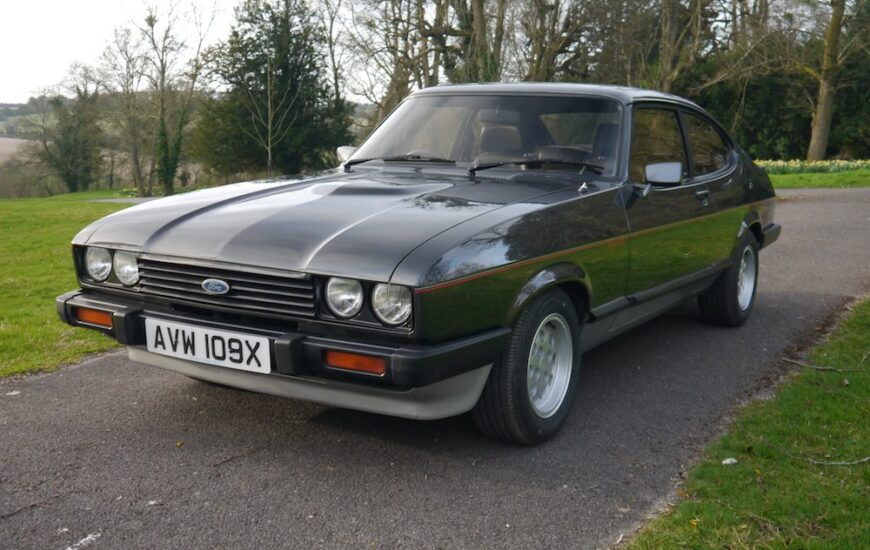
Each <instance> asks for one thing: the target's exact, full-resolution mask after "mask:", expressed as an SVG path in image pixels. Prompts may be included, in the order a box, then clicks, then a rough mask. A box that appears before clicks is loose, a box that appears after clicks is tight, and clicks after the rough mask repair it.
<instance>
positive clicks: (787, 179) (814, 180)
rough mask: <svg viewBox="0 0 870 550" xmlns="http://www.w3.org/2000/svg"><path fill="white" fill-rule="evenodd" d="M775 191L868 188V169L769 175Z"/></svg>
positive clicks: (869, 179)
mask: <svg viewBox="0 0 870 550" xmlns="http://www.w3.org/2000/svg"><path fill="white" fill-rule="evenodd" d="M770 179H771V181H772V182H773V186H774V187H775V188H776V189H802V188H807V187H870V168H862V169H861V170H851V171H849V172H829V173H805V174H770Z"/></svg>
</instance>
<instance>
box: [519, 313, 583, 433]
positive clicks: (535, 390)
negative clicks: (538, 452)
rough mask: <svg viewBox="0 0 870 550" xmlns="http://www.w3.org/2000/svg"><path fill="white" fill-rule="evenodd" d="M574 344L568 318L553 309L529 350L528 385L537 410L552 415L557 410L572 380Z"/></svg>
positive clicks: (545, 416) (540, 327)
mask: <svg viewBox="0 0 870 550" xmlns="http://www.w3.org/2000/svg"><path fill="white" fill-rule="evenodd" d="M573 364H574V344H573V341H572V337H571V329H570V328H569V327H568V321H566V320H565V318H564V317H562V316H561V315H559V314H558V313H551V314H550V315H548V316H547V317H546V318H545V319H544V320H543V321H541V324H540V325H538V330H536V331H535V336H534V338H532V347H531V349H530V350H529V366H528V372H527V384H526V385H527V387H528V391H529V401H530V402H531V404H532V409H534V411H535V414H537V415H538V416H539V417H541V418H549V417H551V416H553V415H554V414H556V411H558V410H559V407H561V406H562V402H563V401H564V400H565V395H567V393H568V385H569V384H570V382H571V367H572V365H573Z"/></svg>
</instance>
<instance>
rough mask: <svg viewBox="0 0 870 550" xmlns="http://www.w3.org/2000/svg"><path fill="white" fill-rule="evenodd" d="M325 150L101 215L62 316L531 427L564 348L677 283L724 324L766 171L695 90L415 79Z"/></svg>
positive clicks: (630, 314) (362, 403) (344, 396)
mask: <svg viewBox="0 0 870 550" xmlns="http://www.w3.org/2000/svg"><path fill="white" fill-rule="evenodd" d="M339 156H340V157H341V159H342V161H343V163H342V165H341V166H340V167H339V168H338V169H336V170H335V171H332V172H329V173H326V174H323V175H320V176H318V177H312V178H306V179H275V180H268V181H259V182H249V183H240V184H236V185H229V186H225V187H220V188H215V189H209V190H204V191H198V192H193V193H188V194H183V195H178V196H174V197H171V198H165V199H162V200H156V201H152V202H148V203H145V204H141V205H139V206H135V207H133V208H129V209H127V210H124V211H121V212H118V213H116V214H113V215H111V216H107V217H105V218H103V219H101V220H99V221H97V222H95V223H93V224H91V225H90V226H88V227H86V228H85V229H84V230H82V231H81V232H80V233H79V234H78V235H77V236H76V237H75V239H74V240H73V257H74V261H75V267H76V270H77V273H78V278H79V281H80V284H81V288H80V289H79V290H75V291H72V292H69V293H67V294H64V295H62V296H60V297H58V298H57V308H58V312H59V313H60V316H61V318H62V319H63V320H64V321H66V322H67V323H69V324H72V325H75V326H81V327H86V328H91V329H96V330H100V331H102V332H104V333H106V334H107V335H109V336H111V337H112V338H115V339H117V340H118V341H119V342H121V343H123V344H126V345H127V346H129V354H130V359H131V360H132V361H135V362H138V363H141V364H145V365H152V366H156V367H161V368H164V369H169V370H172V371H175V372H178V373H181V374H184V375H187V376H189V377H192V378H195V379H199V380H204V381H208V382H213V383H217V384H223V385H226V386H234V387H238V388H244V389H247V390H252V391H257V392H263V393H268V394H273V395H279V396H285V397H290V398H295V399H304V400H309V401H315V402H318V403H324V404H328V405H334V406H339V407H347V408H350V409H358V410H363V411H369V412H376V413H382V414H388V415H395V416H402V417H408V418H418V419H435V418H443V417H447V416H451V415H457V414H461V413H465V412H468V411H471V418H472V419H473V421H474V423H475V425H476V426H477V427H478V428H479V429H480V430H481V431H482V432H483V433H485V434H486V435H488V436H491V437H493V438H497V439H500V440H504V441H511V442H518V443H527V444H532V443H537V442H540V441H543V440H546V439H547V438H549V437H551V436H553V435H554V434H555V433H556V432H557V431H558V429H559V427H560V425H561V424H562V423H563V422H564V420H565V418H566V416H567V415H568V412H569V409H570V407H571V402H572V399H573V396H574V393H575V390H576V386H577V380H578V372H579V369H580V366H581V354H582V353H583V352H584V351H586V350H588V349H590V348H591V347H593V346H596V345H597V344H600V343H601V342H603V341H605V340H607V339H609V338H612V337H613V336H615V335H617V334H620V333H622V332H624V331H626V330H629V329H631V328H632V327H635V326H637V325H638V324H640V323H643V322H645V321H647V320H649V319H651V318H653V317H655V316H657V315H659V314H661V313H663V312H665V311H667V310H668V309H670V308H672V307H673V306H675V305H676V304H678V303H680V302H683V301H684V300H686V299H689V298H694V297H697V302H698V306H699V307H698V309H699V311H700V316H701V317H702V318H703V319H705V320H707V321H709V322H712V323H716V324H719V325H727V326H738V325H741V324H742V323H743V322H744V321H745V320H746V319H747V317H749V314H750V313H751V311H752V307H753V303H754V300H755V292H756V284H757V281H758V272H759V254H758V253H759V250H760V249H762V248H764V247H765V246H767V245H769V244H770V243H772V242H774V241H775V240H776V239H777V237H778V236H779V233H780V226H779V225H777V224H775V223H774V222H773V213H774V191H773V188H772V186H771V184H770V180H769V178H768V177H767V175H766V174H765V173H764V171H763V170H761V169H760V168H758V167H757V166H755V165H754V164H753V163H752V161H751V160H750V159H749V157H748V156H747V154H746V153H745V152H744V151H743V150H741V149H740V147H738V146H737V145H736V144H735V143H734V142H733V141H732V140H731V138H729V137H728V135H727V134H726V133H725V132H724V131H723V130H722V128H721V127H720V126H719V125H718V124H717V123H716V122H715V121H714V120H713V119H712V118H711V117H710V116H709V115H708V114H707V113H705V112H704V111H703V110H702V109H701V108H699V107H698V106H697V105H695V104H693V103H691V102H689V101H686V100H684V99H681V98H679V97H675V96H672V95H667V94H662V93H658V92H653V91H647V90H639V89H632V88H621V87H611V86H590V85H574V84H491V85H490V84H487V85H462V86H443V87H436V88H430V89H426V90H422V91H419V92H416V93H414V94H412V95H411V96H410V97H409V98H408V99H406V100H405V101H404V102H402V104H401V105H399V107H398V108H397V109H396V110H395V111H394V112H393V113H392V114H391V115H390V116H389V117H388V118H387V119H386V120H385V121H384V122H383V123H382V124H381V125H380V126H379V127H378V128H377V129H376V130H375V131H374V132H373V133H372V135H371V136H370V137H369V138H368V139H367V140H366V141H365V142H364V143H363V145H362V146H361V147H360V148H359V149H358V150H355V149H353V148H351V147H342V148H339Z"/></svg>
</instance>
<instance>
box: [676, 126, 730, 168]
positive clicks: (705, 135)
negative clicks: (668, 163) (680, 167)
mask: <svg viewBox="0 0 870 550" xmlns="http://www.w3.org/2000/svg"><path fill="white" fill-rule="evenodd" d="M683 120H684V121H685V123H686V133H687V134H688V135H689V145H690V146H691V149H692V168H693V169H694V175H695V176H703V175H704V174H709V173H710V172H715V171H716V170H719V169H721V168H724V167H725V164H727V163H728V145H727V144H726V143H725V142H724V141H723V140H722V136H721V135H719V132H717V131H716V129H715V128H713V127H712V126H710V124H708V123H707V122H706V121H705V120H703V119H701V118H699V117H696V116H694V115H690V114H686V115H685V116H684V117H683Z"/></svg>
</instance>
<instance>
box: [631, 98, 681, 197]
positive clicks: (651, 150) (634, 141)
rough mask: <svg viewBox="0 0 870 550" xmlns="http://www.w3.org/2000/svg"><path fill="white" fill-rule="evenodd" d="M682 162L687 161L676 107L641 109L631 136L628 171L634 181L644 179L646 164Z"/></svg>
mask: <svg viewBox="0 0 870 550" xmlns="http://www.w3.org/2000/svg"><path fill="white" fill-rule="evenodd" d="M657 162H681V163H682V164H683V169H684V170H685V169H686V167H687V166H688V165H687V164H686V149H685V147H684V146H683V136H682V133H681V132H680V121H679V119H678V118H677V113H676V111H671V110H667V109H638V110H637V111H635V113H634V131H633V132H632V136H631V155H630V156H629V161H628V175H629V178H631V181H635V182H643V181H644V180H645V179H646V178H645V174H644V169H645V167H646V165H647V164H655V163H657Z"/></svg>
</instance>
